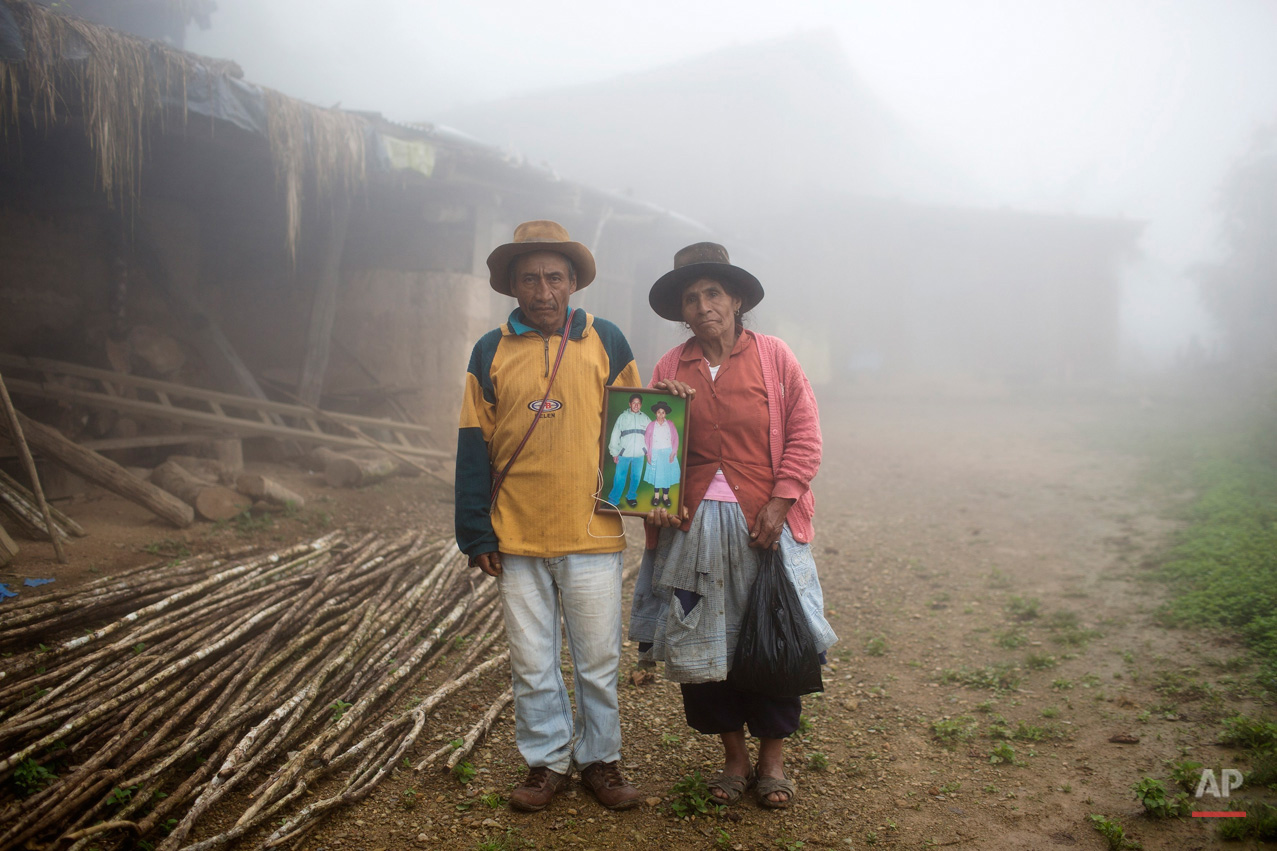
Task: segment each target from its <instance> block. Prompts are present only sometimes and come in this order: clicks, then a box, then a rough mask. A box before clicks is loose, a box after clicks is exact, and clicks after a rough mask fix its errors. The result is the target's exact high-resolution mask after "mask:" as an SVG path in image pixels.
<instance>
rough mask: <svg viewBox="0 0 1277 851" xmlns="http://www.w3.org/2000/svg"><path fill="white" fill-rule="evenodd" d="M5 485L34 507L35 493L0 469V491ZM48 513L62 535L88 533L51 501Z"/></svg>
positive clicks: (84, 534)
mask: <svg viewBox="0 0 1277 851" xmlns="http://www.w3.org/2000/svg"><path fill="white" fill-rule="evenodd" d="M6 487H7V488H9V489H10V490H12V491H13V492H14V493H16V494H17V495H18V496H20V497H22V498H23V500H25V501H26V502H28V503H30V504H31V507H32V509H34V508H35V494H33V493H32V492H31V491H29V490H27V489H26V487H25V486H24V485H23V484H22V482H20V481H18V480H17V479H15V478H14V477H13V476H10V475H9V474H8V473H6V472H5V471H4V470H0V491H3V490H4V489H5V488H6ZM49 513H50V514H52V515H53V520H54V522H56V523H57V524H58V526H59V527H61V529H60V530H59V531H61V532H62V533H63V534H64V535H66V536H68V537H69V536H71V535H74V536H75V537H77V538H84V537H87V536H88V534H89V533H88V532H86V531H84V527H83V526H81V525H80V524H79V523H76V522H75V521H74V520H72V519H71V518H70V517H67V516H66V514H65V513H64V512H63V511H61V510H60V509H59V508H58V507H57V506H56V505H53V504H52V503H50V504H49Z"/></svg>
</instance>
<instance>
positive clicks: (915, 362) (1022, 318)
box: [444, 33, 1142, 387]
mask: <svg viewBox="0 0 1277 851" xmlns="http://www.w3.org/2000/svg"><path fill="white" fill-rule="evenodd" d="M585 117H588V118H585ZM444 118H445V119H446V120H447V121H449V123H452V124H455V125H456V126H457V127H459V128H461V129H463V130H465V131H467V132H471V133H475V134H477V135H480V136H482V137H483V138H485V139H489V140H491V141H493V142H494V143H497V144H503V145H508V146H511V147H513V148H517V149H519V150H523V151H525V152H526V153H527V154H528V155H529V156H531V157H534V158H536V159H547V160H549V161H550V162H553V163H555V164H556V166H559V167H561V168H563V169H564V170H565V174H566V176H568V177H570V178H574V179H580V180H586V181H589V182H591V183H592V184H595V185H599V186H605V187H610V188H615V189H617V190H619V191H626V190H633V191H634V192H636V193H637V194H639V195H641V196H642V197H644V198H650V199H651V200H653V201H654V202H656V203H658V204H662V205H666V206H671V207H675V208H677V209H679V210H683V211H685V212H687V213H688V214H690V215H693V216H695V217H696V218H697V219H698V220H700V221H704V222H706V223H707V224H708V225H709V226H711V227H713V228H714V229H715V231H716V232H718V233H720V234H723V235H724V236H723V237H722V238H723V240H724V241H725V242H726V243H727V244H728V248H729V249H730V251H731V253H732V256H733V258H734V259H736V260H737V261H738V262H740V263H741V264H742V265H744V266H746V267H747V268H749V269H750V270H751V271H754V272H755V273H757V274H758V276H759V278H760V279H761V280H762V282H763V284H764V286H766V287H767V292H768V297H767V299H766V300H765V301H764V302H763V304H762V306H761V307H760V309H759V311H758V313H759V316H758V323H759V327H760V328H761V329H762V330H765V331H775V332H778V333H780V334H782V335H783V336H785V337H786V338H787V339H789V340H790V341H791V342H792V343H793V345H794V347H795V350H796V351H798V353H799V356H800V357H801V358H802V359H803V361H804V364H805V365H806V366H807V368H808V371H809V373H810V374H811V375H812V376H813V378H814V379H821V380H832V379H839V380H855V381H860V382H866V381H875V380H886V379H890V380H901V379H907V380H909V381H912V382H923V383H926V384H929V385H933V386H948V387H955V386H959V385H962V386H966V385H968V384H969V383H970V382H971V381H979V382H992V383H995V384H998V385H1001V386H1023V385H1026V384H1038V383H1048V384H1059V383H1094V382H1102V381H1105V380H1107V379H1109V378H1110V377H1112V376H1113V375H1114V374H1115V373H1116V370H1117V365H1118V351H1119V337H1120V333H1121V329H1120V326H1119V302H1120V292H1121V281H1122V271H1123V268H1124V265H1125V264H1126V263H1127V262H1128V261H1129V260H1131V259H1132V258H1133V257H1135V256H1136V253H1137V251H1138V248H1137V242H1138V238H1139V234H1140V231H1141V227H1142V226H1141V225H1140V224H1139V223H1135V222H1130V221H1123V220H1116V219H1099V218H1094V217H1085V216H1067V215H1041V214H1036V213H1031V212H1024V211H1016V210H1008V209H981V208H978V207H971V206H963V205H961V204H960V203H959V201H960V199H964V198H972V197H978V194H979V193H978V190H977V188H976V187H973V186H972V185H971V184H970V182H969V181H967V180H966V179H965V178H964V177H963V176H962V175H960V174H957V173H956V171H955V170H954V169H952V168H951V167H948V166H947V165H946V164H945V162H944V158H943V156H942V155H940V154H939V153H937V152H935V151H933V150H929V149H928V148H927V146H926V145H924V144H923V143H921V142H920V141H919V140H918V139H916V138H915V137H914V135H913V134H912V133H911V132H910V131H909V129H908V127H906V126H905V125H903V124H902V123H901V122H900V121H898V120H897V119H896V118H895V117H894V116H893V115H892V114H891V112H890V110H889V109H888V108H887V107H886V106H885V105H884V104H882V103H881V102H880V101H878V100H877V99H876V98H875V97H874V96H873V94H872V93H871V92H869V91H868V90H867V89H866V87H865V86H864V85H863V84H862V83H861V81H860V80H858V79H857V78H856V76H855V75H854V73H853V72H852V70H851V68H850V65H849V63H848V62H847V60H846V57H845V56H844V55H843V53H842V50H841V47H840V46H839V44H838V42H837V40H836V38H835V37H834V36H832V35H830V34H825V33H810V34H804V35H797V36H792V37H786V38H780V39H775V40H771V41H766V42H762V43H759V44H751V45H744V46H737V47H731V48H726V49H723V50H719V51H716V52H713V53H710V54H707V55H704V56H701V57H696V58H693V59H690V60H685V61H682V62H678V63H674V64H671V65H668V66H664V67H661V68H656V69H652V70H647V71H642V72H636V73H632V74H627V75H624V76H621V77H618V78H616V79H614V80H611V81H608V82H603V83H591V84H586V85H580V86H575V87H571V88H565V89H557V90H554V91H548V92H542V93H535V94H530V95H520V96H518V97H511V98H506V99H503V100H499V101H495V102H492V103H487V104H474V105H470V106H464V107H459V108H457V109H455V110H453V111H451V112H449V113H446V114H445V116H444ZM564 126H572V127H573V132H572V133H571V134H567V135H564V134H561V133H559V132H558V128H560V127H564ZM677 247H678V246H675V245H671V246H670V253H671V254H672V252H673V250H674V249H675V248H677ZM777 296H779V297H777Z"/></svg>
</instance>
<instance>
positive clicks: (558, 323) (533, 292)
mask: <svg viewBox="0 0 1277 851" xmlns="http://www.w3.org/2000/svg"><path fill="white" fill-rule="evenodd" d="M513 269H514V271H513V273H512V274H511V279H512V280H511V282H510V294H511V295H512V296H514V297H515V298H516V299H518V301H519V307H520V308H522V309H523V315H524V316H525V317H526V318H527V320H528V324H529V325H531V326H532V327H533V328H536V329H537V330H539V331H541V332H542V333H544V334H551V333H553V332H555V331H558V330H559V329H560V328H561V327H562V326H563V314H564V313H565V312H566V311H567V309H568V296H570V295H572V293H574V292H576V276H575V275H574V274H572V267H571V266H570V265H569V264H568V258H566V257H564V256H563V255H562V254H559V253H558V252H557V251H533V252H532V253H530V254H524V255H522V256H520V257H517V258H515V261H514V264H513Z"/></svg>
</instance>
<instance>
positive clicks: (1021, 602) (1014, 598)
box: [1006, 594, 1042, 621]
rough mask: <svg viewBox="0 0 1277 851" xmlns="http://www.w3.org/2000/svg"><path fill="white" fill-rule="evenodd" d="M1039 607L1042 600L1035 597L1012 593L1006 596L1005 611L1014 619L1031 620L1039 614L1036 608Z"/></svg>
mask: <svg viewBox="0 0 1277 851" xmlns="http://www.w3.org/2000/svg"><path fill="white" fill-rule="evenodd" d="M1041 607H1042V601H1041V600H1039V599H1038V598H1037V597H1021V596H1019V595H1018V594H1012V595H1011V596H1010V597H1008V598H1007V605H1006V611H1007V614H1008V615H1010V616H1011V617H1012V618H1014V619H1015V620H1018V621H1031V620H1033V619H1034V618H1036V617H1037V616H1038V615H1039V614H1040V612H1039V611H1038V609H1040V608H1041Z"/></svg>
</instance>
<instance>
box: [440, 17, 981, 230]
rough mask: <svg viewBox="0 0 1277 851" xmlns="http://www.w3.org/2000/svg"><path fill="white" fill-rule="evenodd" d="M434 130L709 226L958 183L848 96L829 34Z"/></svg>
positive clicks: (918, 193) (547, 96) (480, 114)
mask: <svg viewBox="0 0 1277 851" xmlns="http://www.w3.org/2000/svg"><path fill="white" fill-rule="evenodd" d="M436 117H437V118H438V119H439V120H440V121H442V122H443V123H445V124H449V125H452V126H455V127H457V128H458V129H460V130H463V131H465V132H466V133H469V134H472V135H473V136H475V137H477V138H480V139H483V140H485V141H487V142H490V143H492V144H496V145H499V146H505V147H509V148H511V149H513V150H516V151H518V152H520V153H522V154H524V155H526V156H527V157H529V158H531V159H532V160H534V161H537V162H542V161H543V162H545V163H547V164H549V165H550V166H551V167H553V168H554V169H555V170H556V171H557V172H559V173H560V174H561V175H562V176H564V177H567V178H571V179H574V180H581V181H585V182H587V183H591V184H595V185H598V186H600V187H603V188H610V189H615V190H618V191H622V192H627V193H632V194H634V195H635V196H636V197H639V198H642V199H644V200H648V201H652V202H655V203H657V204H660V205H662V206H665V207H668V208H671V209H674V210H677V211H679V212H682V213H686V214H688V215H692V216H695V217H698V218H701V219H704V220H705V221H707V222H709V223H712V224H716V225H719V226H729V227H730V226H731V225H732V224H735V223H736V216H735V215H734V211H737V210H741V209H742V208H743V207H748V208H752V209H754V210H757V209H758V206H759V205H760V204H778V205H785V206H788V205H789V204H792V203H793V202H794V201H795V200H796V199H798V198H801V197H804V196H808V195H810V194H811V193H812V192H813V191H819V192H821V193H822V194H824V193H829V192H831V191H832V192H834V193H841V192H849V193H855V194H863V195H877V196H889V197H898V198H905V199H911V200H933V201H934V200H947V199H948V198H950V197H951V196H952V195H953V194H954V189H955V185H956V182H957V181H956V179H955V178H954V177H953V176H952V175H947V176H941V175H943V174H944V171H945V170H944V169H942V168H941V166H940V163H939V160H938V158H936V157H932V156H929V155H928V154H926V153H924V147H923V145H922V144H921V143H920V141H919V140H917V139H915V138H914V137H913V136H912V134H911V133H910V131H909V130H908V128H907V127H905V126H904V125H903V124H902V123H901V122H900V121H899V120H898V119H897V118H896V117H895V116H894V115H893V114H892V113H891V111H890V110H889V109H888V108H887V107H886V105H884V104H883V103H881V102H879V101H878V100H877V99H876V98H875V97H874V96H873V94H872V93H871V92H869V91H867V90H866V88H865V87H864V86H863V85H862V84H861V83H860V81H859V80H858V79H857V77H856V75H855V73H854V72H853V70H852V68H851V66H850V64H849V62H848V60H847V57H846V56H845V55H844V53H843V51H842V48H841V47H840V46H839V43H838V40H837V38H836V37H835V36H834V34H832V33H829V32H814V33H807V34H803V35H796V36H790V37H786V38H779V39H774V40H770V41H765V42H760V43H756V44H749V45H744V46H735V47H730V48H726V49H723V50H718V51H715V52H712V53H708V54H705V55H703V56H699V57H696V58H693V59H690V60H687V61H683V62H679V63H675V64H672V65H667V66H664V67H660V68H657V69H654V70H650V71H644V72H640V73H634V74H628V75H624V76H621V77H618V78H615V79H613V80H610V81H605V82H602V83H593V84H588V85H581V86H573V87H569V88H564V89H559V90H553V91H544V92H539V93H534V94H530V95H525V96H520V97H511V98H506V99H503V100H497V101H490V102H486V103H480V104H474V105H470V106H467V107H461V108H458V109H455V110H452V111H450V112H446V113H444V114H442V115H439V116H436Z"/></svg>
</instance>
